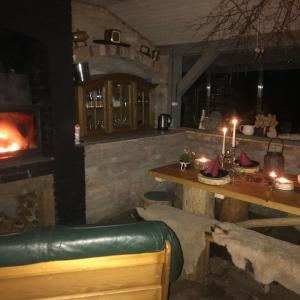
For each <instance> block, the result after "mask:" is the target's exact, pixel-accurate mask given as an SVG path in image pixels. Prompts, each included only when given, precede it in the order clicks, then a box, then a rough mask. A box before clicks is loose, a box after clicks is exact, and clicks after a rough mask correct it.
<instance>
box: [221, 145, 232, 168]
mask: <svg viewBox="0 0 300 300" xmlns="http://www.w3.org/2000/svg"><path fill="white" fill-rule="evenodd" d="M234 163H235V147H230V148H229V149H226V150H225V154H224V155H223V154H222V155H221V166H222V168H223V169H225V170H226V171H229V170H231V169H232V168H233V167H234Z"/></svg>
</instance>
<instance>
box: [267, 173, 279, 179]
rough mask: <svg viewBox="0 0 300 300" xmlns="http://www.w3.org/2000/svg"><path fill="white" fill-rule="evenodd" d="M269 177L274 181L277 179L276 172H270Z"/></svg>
mask: <svg viewBox="0 0 300 300" xmlns="http://www.w3.org/2000/svg"><path fill="white" fill-rule="evenodd" d="M269 176H270V177H271V178H273V179H274V178H276V177H277V174H276V172H275V171H272V172H270V174H269Z"/></svg>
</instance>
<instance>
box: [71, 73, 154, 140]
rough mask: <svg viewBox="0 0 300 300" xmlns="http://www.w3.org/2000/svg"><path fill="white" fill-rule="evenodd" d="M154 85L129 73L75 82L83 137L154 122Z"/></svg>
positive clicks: (138, 127)
mask: <svg viewBox="0 0 300 300" xmlns="http://www.w3.org/2000/svg"><path fill="white" fill-rule="evenodd" d="M154 88H155V85H154V84H152V83H149V82H148V81H146V80H144V79H142V78H140V77H137V76H134V75H130V74H109V75H103V76H96V77H94V78H92V79H91V80H89V81H86V82H83V83H80V84H78V85H77V86H76V88H75V91H76V104H77V105H76V106H77V122H78V123H79V125H80V135H81V138H84V137H89V136H100V135H103V134H107V133H112V132H121V131H129V130H135V129H143V128H151V127H153V125H154V120H153V108H152V106H153V103H152V102H151V98H152V92H153V90H154Z"/></svg>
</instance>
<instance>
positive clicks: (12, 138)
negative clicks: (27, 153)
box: [0, 120, 27, 153]
mask: <svg viewBox="0 0 300 300" xmlns="http://www.w3.org/2000/svg"><path fill="white" fill-rule="evenodd" d="M26 147H27V141H26V139H25V138H24V137H23V136H22V134H21V133H20V131H19V130H18V128H17V127H16V125H15V124H14V123H13V122H11V121H6V120H2V121H1V122H0V153H6V152H14V151H18V150H21V149H26Z"/></svg>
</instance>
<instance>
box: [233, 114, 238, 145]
mask: <svg viewBox="0 0 300 300" xmlns="http://www.w3.org/2000/svg"><path fill="white" fill-rule="evenodd" d="M237 121H238V120H237V119H233V120H232V123H233V133H232V147H233V148H234V147H235V131H236V124H237Z"/></svg>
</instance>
